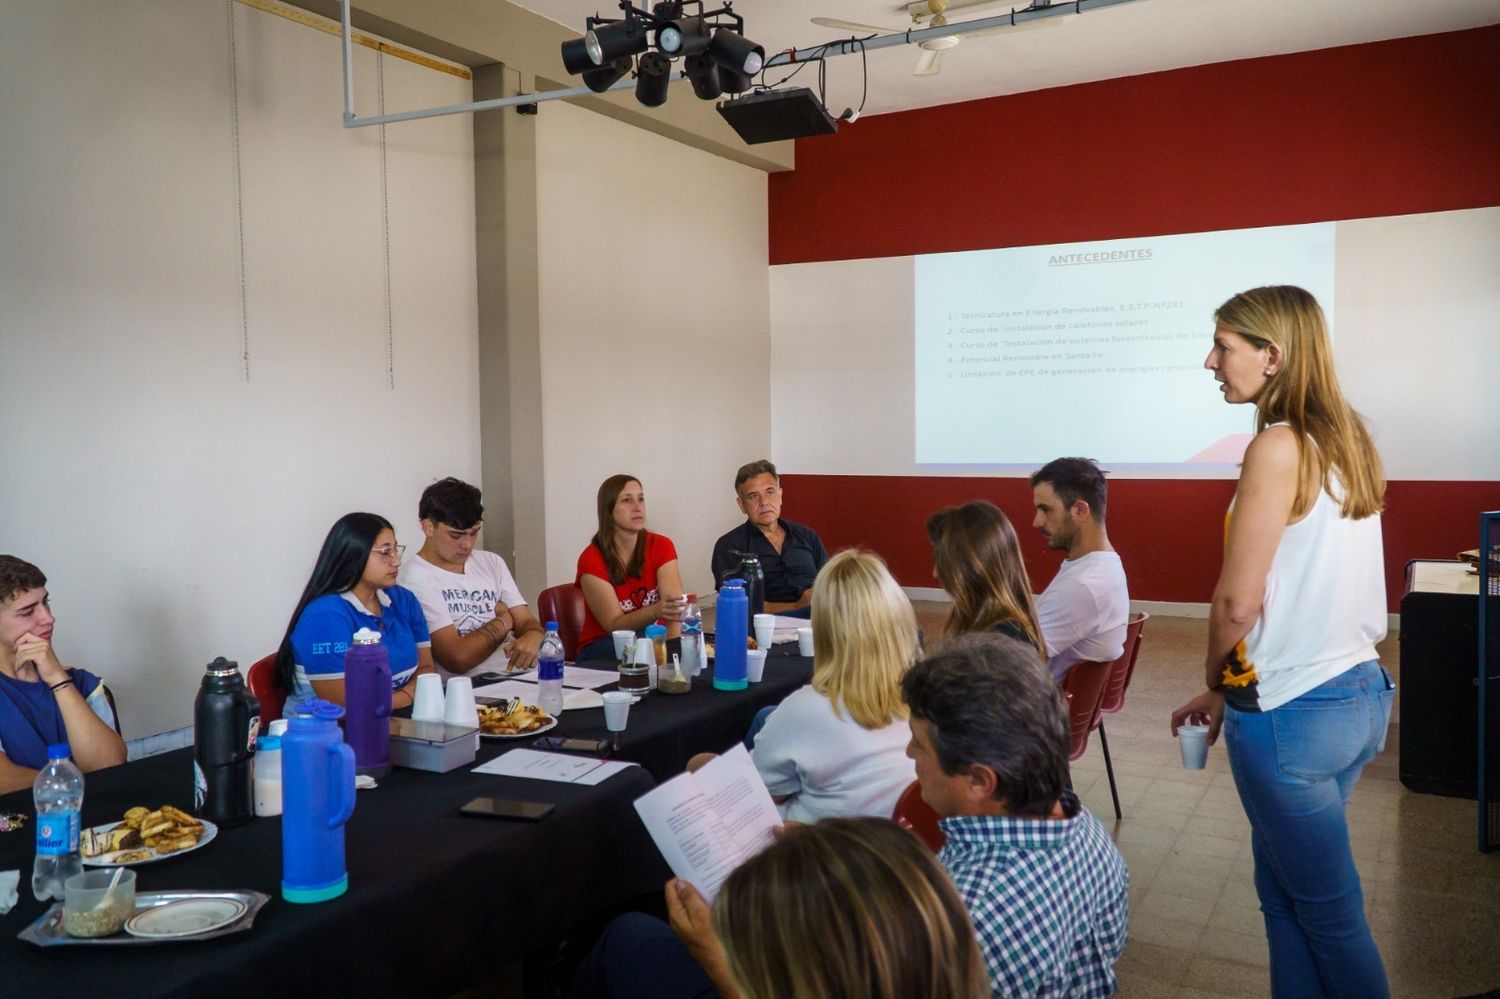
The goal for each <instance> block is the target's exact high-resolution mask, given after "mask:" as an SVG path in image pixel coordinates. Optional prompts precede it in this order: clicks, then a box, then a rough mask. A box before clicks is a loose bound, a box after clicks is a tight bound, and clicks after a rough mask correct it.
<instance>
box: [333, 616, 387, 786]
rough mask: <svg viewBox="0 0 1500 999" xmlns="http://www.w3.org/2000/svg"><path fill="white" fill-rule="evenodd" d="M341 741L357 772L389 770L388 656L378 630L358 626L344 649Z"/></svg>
mask: <svg viewBox="0 0 1500 999" xmlns="http://www.w3.org/2000/svg"><path fill="white" fill-rule="evenodd" d="M344 709H345V712H346V713H345V715H344V741H345V742H347V743H348V744H349V748H350V749H352V750H354V767H355V770H356V772H357V773H360V774H365V775H368V776H370V777H377V778H378V777H384V776H385V775H386V774H388V773H390V772H391V660H390V657H389V655H388V654H387V653H386V651H385V646H384V645H382V644H381V642H380V633H379V632H378V631H372V630H371V629H369V628H361V629H359V630H358V631H356V632H355V633H354V641H353V642H352V643H351V644H350V646H349V651H348V652H346V653H344Z"/></svg>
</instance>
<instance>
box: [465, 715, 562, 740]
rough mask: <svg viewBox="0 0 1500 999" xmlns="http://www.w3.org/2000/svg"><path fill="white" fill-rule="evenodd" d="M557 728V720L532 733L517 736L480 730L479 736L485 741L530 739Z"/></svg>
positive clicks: (521, 733)
mask: <svg viewBox="0 0 1500 999" xmlns="http://www.w3.org/2000/svg"><path fill="white" fill-rule="evenodd" d="M555 728H557V719H556V718H554V719H552V720H551V721H549V722H548V723H547V724H545V725H543V726H542V727H541V728H534V729H532V730H531V731H530V732H517V733H516V734H515V735H501V734H500V733H499V732H486V731H485V730H484V729H480V730H479V735H480V737H481V738H484V739H530V738H531V737H532V736H534V735H541V734H542V733H543V732H550V731H552V730H553V729H555Z"/></svg>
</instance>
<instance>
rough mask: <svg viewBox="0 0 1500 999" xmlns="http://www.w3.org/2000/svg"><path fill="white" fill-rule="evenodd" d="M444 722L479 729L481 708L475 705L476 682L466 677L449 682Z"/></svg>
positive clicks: (444, 705) (443, 716)
mask: <svg viewBox="0 0 1500 999" xmlns="http://www.w3.org/2000/svg"><path fill="white" fill-rule="evenodd" d="M442 720H443V721H445V722H447V723H448V724H449V725H462V726H464V727H465V728H478V727H479V706H478V705H477V704H475V703H474V681H473V680H471V679H469V678H468V677H466V676H455V677H451V678H450V679H449V680H448V697H447V699H446V701H445V702H444V704H443V715H442Z"/></svg>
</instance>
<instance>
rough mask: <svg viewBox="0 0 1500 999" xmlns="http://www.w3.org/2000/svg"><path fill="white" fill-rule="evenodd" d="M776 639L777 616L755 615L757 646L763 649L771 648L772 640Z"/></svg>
mask: <svg viewBox="0 0 1500 999" xmlns="http://www.w3.org/2000/svg"><path fill="white" fill-rule="evenodd" d="M775 637H776V615H775V614H757V615H755V644H756V645H758V646H760V647H761V648H763V649H769V648H770V647H771V640H772V639H773V638H775Z"/></svg>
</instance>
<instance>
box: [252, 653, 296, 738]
mask: <svg viewBox="0 0 1500 999" xmlns="http://www.w3.org/2000/svg"><path fill="white" fill-rule="evenodd" d="M245 683H246V685H247V686H249V688H250V693H252V694H254V695H255V699H256V700H257V701H259V702H260V724H261V727H262V728H264V727H265V726H267V725H269V724H271V722H273V721H275V720H276V719H278V718H280V717H281V709H282V707H283V706H285V704H286V691H284V690H282V689H281V688H280V687H279V686H277V684H276V653H274V652H273V653H271V654H270V655H268V656H266V657H265V658H264V659H261V660H259V661H257V662H256V663H255V665H254V666H251V667H250V671H249V672H248V673H246V674H245Z"/></svg>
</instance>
